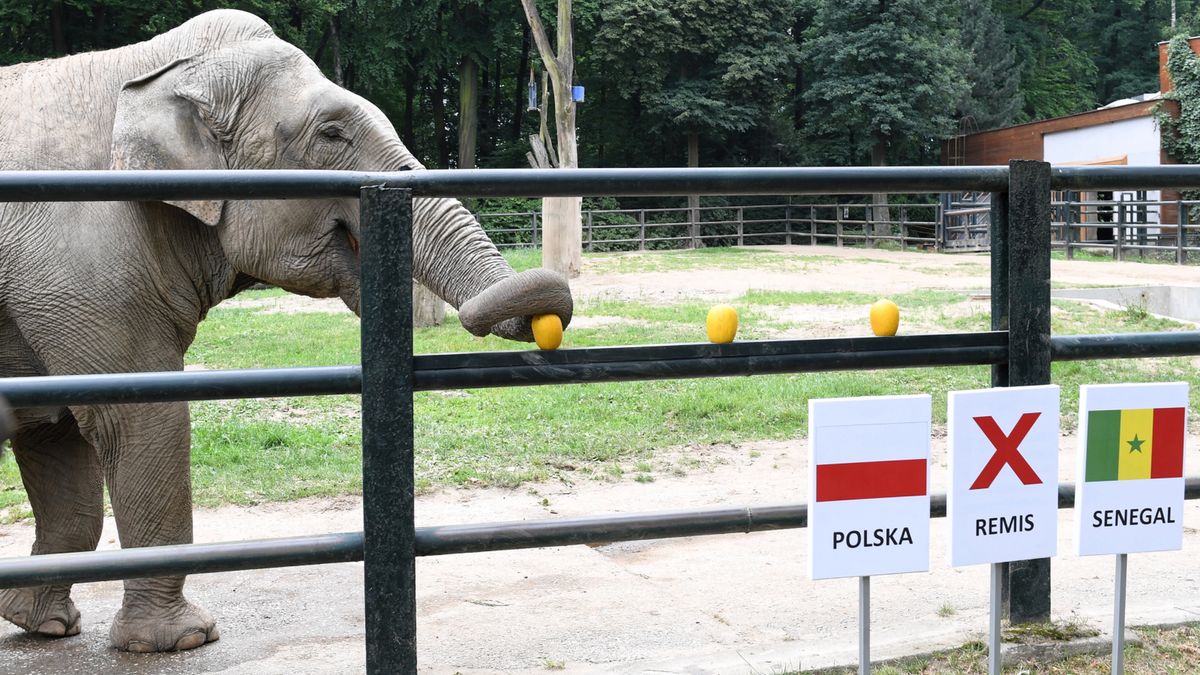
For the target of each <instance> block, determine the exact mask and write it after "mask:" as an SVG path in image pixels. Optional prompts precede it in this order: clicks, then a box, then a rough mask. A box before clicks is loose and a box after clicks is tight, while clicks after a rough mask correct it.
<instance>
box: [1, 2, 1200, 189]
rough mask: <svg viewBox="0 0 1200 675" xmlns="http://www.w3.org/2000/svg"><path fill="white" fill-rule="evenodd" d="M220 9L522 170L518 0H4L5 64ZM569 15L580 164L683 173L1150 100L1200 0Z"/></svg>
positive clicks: (881, 148)
mask: <svg viewBox="0 0 1200 675" xmlns="http://www.w3.org/2000/svg"><path fill="white" fill-rule="evenodd" d="M542 4H543V7H542V16H543V17H544V20H547V21H548V22H550V23H552V22H553V20H554V19H553V17H554V16H555V12H556V7H557V3H556V2H554V1H553V0H546V1H545V2H543V3H542ZM217 7H236V8H239V9H244V10H247V11H250V12H253V13H255V14H257V15H259V16H261V17H262V18H264V19H266V20H267V21H268V22H270V24H271V26H272V27H273V28H274V29H275V31H276V33H277V34H279V35H280V36H281V37H283V38H284V39H286V40H288V41H290V42H292V43H294V44H296V45H298V46H300V47H301V48H303V49H304V50H305V51H306V52H307V53H308V54H309V55H310V56H311V57H312V58H313V60H314V61H316V62H317V63H318V64H320V66H321V68H322V69H323V70H324V71H325V72H326V74H327V75H328V76H329V77H330V79H332V80H334V81H336V82H338V83H340V84H342V85H343V86H345V87H347V88H349V89H351V90H354V91H356V92H358V93H360V94H362V95H363V96H365V97H367V98H368V99H370V100H372V101H374V102H375V103H376V104H378V105H379V106H380V107H381V108H382V109H383V110H384V112H385V113H386V114H387V115H388V116H389V117H390V118H391V119H392V121H393V123H394V124H395V126H396V129H397V130H398V131H399V133H400V135H401V137H402V138H403V140H404V141H405V143H406V144H407V145H408V146H409V147H410V148H411V149H412V150H413V151H414V153H415V154H416V155H417V156H418V158H420V159H421V161H423V162H424V163H425V164H426V166H428V167H430V168H459V167H464V166H480V167H522V166H527V165H528V164H527V161H526V158H525V154H526V152H528V151H529V141H528V137H529V135H531V134H536V133H537V128H538V123H539V119H538V113H537V112H536V111H530V110H528V98H529V95H528V87H529V82H530V72H531V69H532V70H534V71H537V72H538V73H539V75H537V76H536V79H537V81H538V84H539V87H540V84H541V77H540V70H541V64H540V61H539V58H538V56H537V51H536V49H535V47H534V45H533V43H532V40H531V37H530V33H529V28H528V25H527V23H526V20H525V17H524V15H523V13H522V9H521V4H520V2H519V0H243V1H241V2H216V1H210V0H159V1H156V2H145V1H144V0H97V1H94V2H87V1H84V0H33V1H30V0H0V64H11V63H16V62H21V61H29V60H36V59H42V58H50V57H55V56H60V55H64V54H71V53H76V52H82V51H90V50H96V49H107V48H111V47H116V46H121V45H125V44H129V43H132V42H137V41H140V40H144V39H147V38H149V37H152V36H153V35H155V34H158V33H160V32H163V31H165V30H168V29H170V28H172V27H174V26H176V25H178V24H179V23H181V22H183V21H185V20H187V19H188V18H190V17H192V16H194V15H196V14H199V13H201V12H204V11H207V10H209V9H215V8H217ZM1173 16H1174V18H1173ZM573 19H574V30H575V54H576V64H577V65H576V84H579V85H583V86H584V87H585V91H586V99H585V101H584V102H583V103H581V104H580V105H579V107H578V130H579V131H578V138H579V156H580V166H583V167H613V166H622V167H654V166H684V165H686V163H687V152H688V145H689V140H692V141H694V142H698V147H699V153H700V155H699V157H700V164H701V165H702V166H780V165H860V164H885V163H886V164H936V163H938V159H939V143H940V141H941V140H942V139H945V138H947V137H949V136H951V135H953V134H954V133H956V131H958V130H961V129H968V130H975V129H988V128H994V127H997V126H1003V125H1005V124H1011V123H1019V122H1024V121H1029V120H1036V119H1042V118H1046V117H1053V116H1058V115H1065V114H1069V113H1074V112H1080V111H1084V110H1089V109H1093V108H1095V107H1097V106H1098V105H1102V104H1104V103H1107V102H1110V101H1113V100H1116V99H1120V98H1124V97H1130V96H1136V95H1138V94H1143V93H1147V92H1154V91H1157V89H1158V79H1157V68H1158V60H1157V53H1156V48H1155V44H1156V43H1157V42H1159V41H1161V40H1165V39H1168V38H1169V37H1171V36H1172V35H1177V34H1183V33H1190V34H1196V33H1198V32H1200V0H1175V1H1174V2H1172V0H837V1H835V2H829V1H826V0H574V8H573ZM1172 23H1174V25H1173V26H1172ZM693 147H695V146H693Z"/></svg>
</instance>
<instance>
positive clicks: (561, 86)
mask: <svg viewBox="0 0 1200 675" xmlns="http://www.w3.org/2000/svg"><path fill="white" fill-rule="evenodd" d="M521 6H522V7H524V8H525V17H526V19H527V20H528V21H529V30H530V32H531V33H532V35H533V42H534V44H536V45H537V48H538V53H539V54H540V55H541V57H542V66H543V67H544V68H545V69H546V73H547V74H548V75H549V77H550V82H551V85H552V86H553V91H554V129H555V132H556V136H557V137H558V138H557V140H558V148H557V150H556V152H557V156H558V162H557V164H558V167H559V168H560V169H574V168H578V167H579V154H578V148H577V147H576V144H575V100H574V97H573V95H572V90H571V88H572V86H573V85H574V83H575V40H574V36H573V34H572V32H571V0H558V31H557V33H558V44H557V50H556V49H554V48H552V47H551V46H550V38H549V37H547V35H546V29H545V28H544V27H542V18H541V15H540V14H539V13H538V8H537V4H536V3H535V2H534V0H521ZM581 206H582V200H581V199H580V198H579V197H547V198H545V199H543V200H542V228H543V234H542V265H543V266H544V267H546V268H547V269H552V270H555V271H557V272H561V273H563V274H565V275H567V276H568V277H577V276H579V270H580V268H581V267H582V264H583V259H582V254H583V223H582V216H581V214H580V210H581Z"/></svg>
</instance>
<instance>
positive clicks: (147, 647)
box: [125, 640, 156, 654]
mask: <svg viewBox="0 0 1200 675" xmlns="http://www.w3.org/2000/svg"><path fill="white" fill-rule="evenodd" d="M125 649H126V650H128V651H131V652H133V653H135V654H149V653H150V652H153V651H156V650H155V649H154V645H152V644H150V643H149V642H142V641H141V640H130V641H129V644H128V645H125Z"/></svg>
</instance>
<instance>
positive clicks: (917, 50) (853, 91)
mask: <svg viewBox="0 0 1200 675" xmlns="http://www.w3.org/2000/svg"><path fill="white" fill-rule="evenodd" d="M956 17H957V3H956V2H953V1H952V0H892V1H890V2H879V1H878V0H839V1H837V2H825V3H822V4H821V5H820V6H819V7H818V9H817V11H816V13H815V14H814V15H813V20H812V21H813V22H812V25H810V26H809V27H808V28H807V29H806V30H805V33H804V37H805V42H804V46H803V49H802V53H801V57H802V60H803V62H804V64H805V67H806V68H808V69H809V71H810V72H811V85H810V86H809V87H808V89H807V91H805V94H804V102H805V105H806V106H807V107H806V110H805V118H806V120H805V121H806V128H807V131H808V133H809V135H810V136H812V137H813V138H815V139H818V140H819V141H822V142H823V144H822V152H820V157H819V158H820V159H822V160H824V161H827V162H832V163H834V164H856V163H863V162H865V161H866V160H867V158H868V157H869V156H870V155H871V153H872V151H875V152H878V151H879V150H880V149H886V150H887V152H888V155H889V156H891V157H893V158H895V157H899V156H901V153H904V152H905V151H908V153H910V156H911V154H912V153H913V151H914V150H916V151H917V152H916V153H915V154H918V155H919V154H920V150H921V149H925V150H927V151H932V150H933V149H934V148H935V147H936V143H937V141H938V140H940V139H942V138H945V137H947V136H949V135H950V132H951V131H952V130H953V128H954V118H953V113H954V107H955V104H956V103H957V102H958V101H960V100H961V99H962V98H963V97H964V95H965V94H966V84H965V82H964V80H963V78H962V76H961V73H962V71H963V70H964V69H965V68H966V65H967V55H966V53H965V52H964V51H963V50H962V48H961V47H960V46H959V41H958V34H957V28H956ZM914 145H916V146H917V147H913V146H914ZM921 146H924V147H923V148H922V147H921Z"/></svg>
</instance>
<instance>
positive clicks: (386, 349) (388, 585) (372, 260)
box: [359, 187, 417, 674]
mask: <svg viewBox="0 0 1200 675" xmlns="http://www.w3.org/2000/svg"><path fill="white" fill-rule="evenodd" d="M359 214H360V217H359V220H360V223H361V226H362V289H361V290H362V296H361V302H360V307H361V312H362V425H363V430H362V454H363V536H364V544H363V560H364V568H363V577H364V592H363V595H364V598H365V610H366V643H367V672H368V673H371V674H375V673H416V672H417V628H416V617H417V598H416V583H415V577H416V557H415V541H416V532H415V529H414V523H413V515H414V512H413V371H412V365H413V357H412V191H411V190H407V189H390V188H383V187H368V188H363V189H362V191H361V196H360V199H359Z"/></svg>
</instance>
